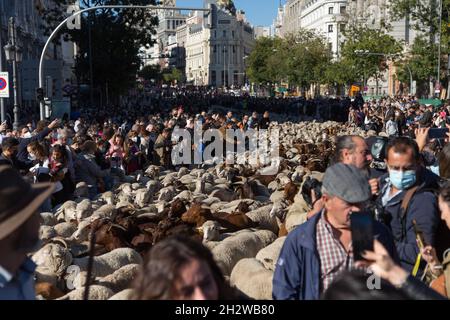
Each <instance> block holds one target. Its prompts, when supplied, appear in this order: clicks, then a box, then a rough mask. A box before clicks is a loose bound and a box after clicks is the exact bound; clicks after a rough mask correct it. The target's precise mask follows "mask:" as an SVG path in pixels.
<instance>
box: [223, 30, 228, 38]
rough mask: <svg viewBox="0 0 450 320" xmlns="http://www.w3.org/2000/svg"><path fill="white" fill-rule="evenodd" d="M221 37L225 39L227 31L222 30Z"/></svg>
mask: <svg viewBox="0 0 450 320" xmlns="http://www.w3.org/2000/svg"><path fill="white" fill-rule="evenodd" d="M223 37H224V38H226V37H227V31H226V30H223Z"/></svg>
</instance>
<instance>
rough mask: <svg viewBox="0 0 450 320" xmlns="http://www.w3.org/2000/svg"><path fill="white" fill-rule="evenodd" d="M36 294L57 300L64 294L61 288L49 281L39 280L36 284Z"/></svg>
mask: <svg viewBox="0 0 450 320" xmlns="http://www.w3.org/2000/svg"><path fill="white" fill-rule="evenodd" d="M34 289H35V291H36V296H39V295H40V296H42V297H43V298H44V299H46V300H55V299H58V298H61V297H62V296H63V295H64V292H62V291H61V290H60V289H58V288H57V287H55V286H54V285H53V284H51V283H48V282H39V283H36V284H35V286H34Z"/></svg>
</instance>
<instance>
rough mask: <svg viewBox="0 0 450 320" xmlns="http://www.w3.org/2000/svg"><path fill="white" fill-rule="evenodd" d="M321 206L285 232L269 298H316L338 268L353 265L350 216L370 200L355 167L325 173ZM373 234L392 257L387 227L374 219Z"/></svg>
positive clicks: (337, 167) (342, 166)
mask: <svg viewBox="0 0 450 320" xmlns="http://www.w3.org/2000/svg"><path fill="white" fill-rule="evenodd" d="M322 193H323V200H324V208H323V209H322V211H321V212H320V213H319V214H316V215H315V216H314V217H312V218H311V219H310V220H308V221H307V222H305V223H304V224H302V225H299V226H298V227H297V228H296V229H294V230H293V231H292V232H291V233H289V235H288V237H287V238H286V241H285V242H284V245H283V248H282V249H281V252H280V256H279V258H278V262H277V265H276V269H275V273H274V277H273V292H272V296H273V298H274V299H276V300H316V299H319V298H320V295H321V294H322V293H323V292H324V291H325V290H326V289H327V288H328V286H329V285H330V283H331V282H332V281H333V279H334V278H336V276H338V275H339V274H340V273H341V272H342V271H345V270H352V269H353V268H354V259H353V254H352V252H351V238H352V237H351V230H350V215H351V214H358V212H359V211H360V210H362V209H364V208H365V206H366V203H367V201H368V200H369V199H370V198H371V196H372V195H371V189H370V185H369V183H368V181H367V178H366V177H365V175H364V174H363V173H362V172H361V170H360V169H358V168H356V167H354V166H352V165H346V164H343V163H338V164H335V165H333V166H331V167H329V168H328V169H327V171H326V172H325V175H324V178H323V183H322ZM374 235H375V238H377V239H378V241H380V242H381V243H382V244H383V245H384V247H385V248H387V250H388V252H389V254H390V255H391V257H393V258H394V260H397V255H396V251H395V246H394V241H393V239H392V236H391V235H390V233H389V231H388V230H387V228H386V227H384V226H383V225H382V224H381V223H378V222H374Z"/></svg>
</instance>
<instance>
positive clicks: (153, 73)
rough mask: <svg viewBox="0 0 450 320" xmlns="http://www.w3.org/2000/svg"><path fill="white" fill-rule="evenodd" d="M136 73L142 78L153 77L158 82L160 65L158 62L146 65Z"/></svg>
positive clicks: (149, 78)
mask: <svg viewBox="0 0 450 320" xmlns="http://www.w3.org/2000/svg"><path fill="white" fill-rule="evenodd" d="M138 75H139V77H142V78H144V80H147V81H150V80H152V79H153V80H155V81H156V82H158V81H159V80H161V67H160V66H159V64H156V65H147V66H145V67H143V68H142V69H141V70H140V71H139V72H138Z"/></svg>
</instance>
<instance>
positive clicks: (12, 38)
mask: <svg viewBox="0 0 450 320" xmlns="http://www.w3.org/2000/svg"><path fill="white" fill-rule="evenodd" d="M8 32H9V40H8V44H7V45H5V46H4V49H5V57H6V60H7V61H8V62H11V63H12V67H13V90H14V109H13V112H14V123H13V128H14V130H17V129H18V128H19V102H18V96H17V64H18V63H20V62H22V49H21V48H20V47H19V46H18V45H17V42H16V40H17V29H16V22H15V19H14V17H11V18H10V19H9V25H8Z"/></svg>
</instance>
